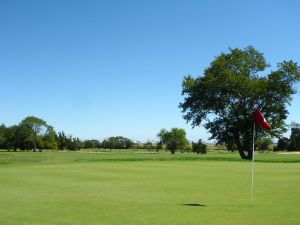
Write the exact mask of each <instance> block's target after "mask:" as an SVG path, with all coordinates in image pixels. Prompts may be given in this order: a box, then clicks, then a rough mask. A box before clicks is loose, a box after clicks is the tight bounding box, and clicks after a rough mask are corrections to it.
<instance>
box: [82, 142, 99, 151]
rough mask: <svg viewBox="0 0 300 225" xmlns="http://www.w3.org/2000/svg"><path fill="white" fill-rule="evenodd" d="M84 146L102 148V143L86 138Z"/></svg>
mask: <svg viewBox="0 0 300 225" xmlns="http://www.w3.org/2000/svg"><path fill="white" fill-rule="evenodd" d="M82 147H83V148H86V149H89V148H100V147H101V143H100V141H98V140H85V141H83V143H82Z"/></svg>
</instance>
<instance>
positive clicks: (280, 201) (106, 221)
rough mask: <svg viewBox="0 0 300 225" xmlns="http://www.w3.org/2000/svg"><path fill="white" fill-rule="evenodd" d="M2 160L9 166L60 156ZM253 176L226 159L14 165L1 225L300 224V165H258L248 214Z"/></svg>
mask: <svg viewBox="0 0 300 225" xmlns="http://www.w3.org/2000/svg"><path fill="white" fill-rule="evenodd" d="M0 154H2V155H1V156H0V158H1V157H2V159H3V158H5V159H7V158H8V157H9V155H10V154H11V156H12V157H17V158H18V157H21V156H22V155H24V154H28V155H31V156H33V158H34V157H35V156H37V157H41V155H43V154H44V155H46V156H47V157H49V156H51V154H53V155H54V156H57V155H58V154H62V153H9V154H6V155H5V154H3V153H0ZM18 154H19V155H20V156H18ZM34 154H35V155H34ZM38 154H40V155H38ZM65 154H68V153H65ZM72 154H73V155H76V156H78V155H80V154H81V153H77V154H75V153H70V157H71V158H72ZM108 154H109V153H108ZM93 155H95V154H89V155H88V156H87V157H89V159H91V157H93ZM80 157H81V155H80ZM118 157H119V158H122V157H120V155H118V154H116V158H118ZM139 157H141V158H142V157H143V156H139ZM273 157H274V156H273ZM20 160H21V159H20ZM0 161H1V160H0ZM2 161H5V160H2ZM5 162H6V161H5ZM250 175H251V163H249V162H245V161H227V160H226V157H224V160H223V161H222V160H220V159H219V158H218V160H155V159H154V160H145V161H138V160H137V161H134V160H131V161H130V160H128V161H127V160H111V159H110V160H102V161H96V162H89V161H82V162H80V161H78V160H77V162H76V161H75V162H69V161H64V160H61V161H60V160H53V161H51V160H50V161H47V162H46V163H45V162H43V163H41V161H39V160H37V162H31V163H19V162H18V163H16V162H15V161H14V162H13V163H8V164H6V163H4V164H2V165H1V166H0V224H1V225H102V224H103V225H110V224H112V225H119V224H122V225H127V224H128V225H135V224H136V225H156V224H161V225H169V224H170V225H194V224H195V225H196V224H197V225H199V224H205V225H214V224H216V225H226V224H231V225H235V224H236V225H248V224H255V225H260V224H261V225H266V224H272V225H276V224H278V225H293V224H295V225H296V224H300V214H299V203H300V189H299V187H300V164H299V163H288V162H286V163H277V162H273V163H269V162H258V163H256V164H255V181H254V182H255V183H254V199H253V200H254V206H253V207H249V197H250V196H249V195H250V193H249V192H250Z"/></svg>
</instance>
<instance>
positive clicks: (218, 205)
mask: <svg viewBox="0 0 300 225" xmlns="http://www.w3.org/2000/svg"><path fill="white" fill-rule="evenodd" d="M178 205H182V206H187V207H241V208H246V207H247V208H249V207H250V206H249V204H214V205H204V204H199V203H184V204H178Z"/></svg>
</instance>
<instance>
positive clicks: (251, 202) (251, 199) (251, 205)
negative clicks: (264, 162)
mask: <svg viewBox="0 0 300 225" xmlns="http://www.w3.org/2000/svg"><path fill="white" fill-rule="evenodd" d="M252 144H253V146H252V174H251V193H250V207H253V187H254V185H253V184H254V183H253V182H254V148H255V123H253V140H252Z"/></svg>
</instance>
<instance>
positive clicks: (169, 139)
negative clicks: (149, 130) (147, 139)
mask: <svg viewBox="0 0 300 225" xmlns="http://www.w3.org/2000/svg"><path fill="white" fill-rule="evenodd" d="M157 136H158V137H159V139H160V142H161V143H162V144H164V145H166V149H168V150H170V151H171V153H172V154H174V153H175V151H176V150H177V149H184V148H185V147H186V145H187V144H188V140H187V138H186V132H185V130H184V129H181V128H172V129H171V130H170V131H168V130H166V129H161V130H160V132H159V133H158V134H157Z"/></svg>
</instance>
